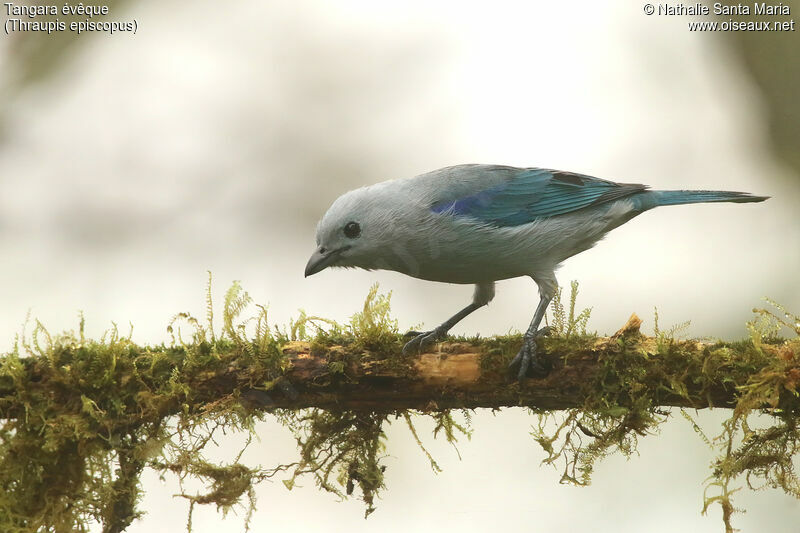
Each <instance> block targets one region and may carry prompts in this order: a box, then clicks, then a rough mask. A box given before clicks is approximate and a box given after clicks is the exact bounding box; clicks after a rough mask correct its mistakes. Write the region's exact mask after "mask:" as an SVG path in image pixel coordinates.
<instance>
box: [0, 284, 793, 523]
mask: <svg viewBox="0 0 800 533" xmlns="http://www.w3.org/2000/svg"><path fill="white" fill-rule="evenodd" d="M577 288H578V287H577V284H576V283H573V285H572V291H571V295H570V299H569V302H568V303H562V300H561V294H560V293H559V295H558V296H557V298H556V299H555V303H554V314H553V319H552V324H551V326H552V328H553V330H552V333H551V335H550V336H549V337H547V338H545V339H543V340H542V342H541V346H542V347H543V348H544V350H545V352H559V353H580V354H595V356H596V357H597V365H596V371H595V374H594V376H593V377H592V379H589V380H584V381H583V382H581V383H580V384H578V385H576V386H579V387H580V388H581V395H582V396H581V397H582V398H584V404H583V405H582V406H581V407H580V408H576V409H571V410H568V411H563V412H553V413H541V412H535V413H534V416H535V417H536V426H535V429H534V431H533V436H534V438H535V439H536V441H537V442H539V444H540V445H541V446H542V447H543V449H544V450H545V451H546V452H547V453H548V457H547V459H546V460H545V462H546V463H550V464H559V465H561V468H562V480H563V481H565V482H570V483H577V484H588V483H589V482H590V480H591V475H592V472H593V469H594V466H595V465H596V462H597V461H598V460H600V459H601V458H603V457H605V456H607V455H608V454H611V453H623V454H631V453H634V452H635V450H636V445H637V442H638V439H639V438H641V437H643V436H645V435H648V434H651V433H655V432H657V431H658V427H659V425H660V424H661V423H663V422H664V421H665V420H666V419H667V418H668V416H669V412H668V411H665V410H663V408H661V407H659V404H660V403H662V401H664V400H669V399H674V398H680V399H682V400H683V401H684V403H689V404H691V405H694V406H696V407H709V406H713V405H714V402H715V398H716V397H717V396H715V395H717V393H718V387H719V384H720V382H722V383H723V384H725V383H729V386H730V387H738V389H737V390H738V396H737V401H736V403H735V405H732V406H731V407H733V409H732V410H731V418H730V419H729V420H728V421H727V422H726V424H725V425H724V427H723V430H722V433H721V434H720V435H719V436H717V437H714V438H709V437H707V436H706V434H705V433H704V432H703V430H701V429H700V428H699V426H698V425H697V424H696V423H695V422H694V421H693V420H692V419H691V416H690V415H689V414H688V413H686V412H685V411H682V414H683V415H684V416H685V417H686V418H687V419H689V420H690V421H691V423H692V424H693V427H694V428H695V429H696V431H697V432H698V434H699V435H700V436H701V438H703V439H704V440H705V442H707V443H708V444H709V445H710V446H712V447H714V448H715V449H717V450H718V451H719V455H720V456H719V459H718V460H717V461H716V462H715V464H714V468H713V475H712V477H711V478H710V479H709V482H708V486H707V490H706V507H707V506H709V505H711V504H714V503H720V504H721V505H722V507H723V515H724V519H725V520H726V525H728V526H730V516H731V514H732V512H733V510H734V507H733V505H732V503H731V498H730V495H731V494H732V493H733V492H734V491H735V490H736V487H734V486H733V485H734V483H735V482H736V480H737V479H742V478H743V479H745V481H746V483H748V484H753V485H754V486H755V488H758V487H757V486H756V485H757V483H759V482H760V483H761V484H762V485H766V486H773V487H779V488H781V489H782V490H784V491H786V492H788V493H790V494H793V495H795V496H798V497H800V490H798V487H799V486H800V484H799V483H798V478H797V477H796V475H795V473H794V471H793V469H792V459H793V457H794V455H795V453H796V451H797V449H798V442H800V434H798V430H797V427H796V424H795V421H796V415H797V413H796V412H795V410H796V409H795V408H794V407H793V406H796V405H798V403H797V402H794V401H791V400H793V398H794V397H795V396H796V395H797V390H796V389H797V386H798V383H800V363H798V361H800V319H798V317H796V316H794V315H791V314H790V313H788V312H787V311H786V310H784V309H782V308H780V307H777V311H768V310H764V309H759V310H756V319H754V321H752V322H751V323H750V324H749V326H748V327H749V331H750V338H749V339H746V340H744V341H737V342H718V343H716V344H712V345H708V346H706V347H704V348H703V349H702V350H700V351H698V350H697V349H696V346H695V345H694V344H693V342H690V341H679V340H676V338H675V330H674V329H673V330H671V331H668V332H661V331H659V330H658V327H657V326H656V330H657V331H656V336H655V338H654V340H653V341H652V342H650V341H648V342H649V344H648V343H646V342H644V340H643V339H641V338H638V337H637V336H636V334H631V335H628V336H622V337H620V338H618V339H614V340H613V342H610V341H601V340H600V339H599V338H598V337H597V336H596V335H593V334H589V333H587V331H586V326H587V321H588V319H589V313H590V310H584V311H580V312H577V311H576V307H575V302H576V298H577ZM210 294H211V292H210V279H209V287H208V292H207V295H208V296H207V298H208V305H207V309H206V317H205V320H204V321H200V320H198V319H196V318H194V317H193V316H191V315H189V314H186V313H180V314H177V315H175V316H174V317H173V320H172V321H171V323H170V324H169V327H168V332H169V335H170V337H171V343H170V344H169V345H168V346H165V345H162V346H150V347H146V346H145V347H143V346H138V345H136V344H135V343H134V342H133V341H132V340H131V333H130V332H129V333H127V335H122V334H120V332H119V330H118V328H117V327H116V325H115V326H114V327H112V328H111V329H110V330H109V331H108V332H106V334H105V335H103V337H102V338H101V339H100V340H99V341H95V340H91V339H87V338H85V336H84V324H83V318H82V317H81V319H80V323H79V328H78V331H77V332H67V333H65V334H61V335H53V334H51V333H50V332H48V331H47V330H46V329H45V327H44V326H43V325H42V324H40V323H39V322H38V321H34V323H33V327H32V329H31V330H30V332H28V333H25V332H24V331H23V334H22V335H21V336H20V337H19V339H18V342H17V345H16V347H15V349H14V350H13V351H12V352H11V353H9V354H5V355H4V356H2V358H0V420H2V425H0V530H2V531H9V532H17V531H19V532H22V531H25V532H28V531H47V530H54V531H62V530H69V531H87V530H88V526H87V524H88V523H89V521H91V520H94V521H98V522H100V523H102V524H103V527H104V530H106V531H122V530H124V529H125V528H126V527H127V526H128V525H129V524H130V523H131V522H132V521H134V520H136V519H137V518H138V517H139V516H140V515H141V510H140V509H139V500H140V499H141V487H140V478H141V474H142V472H143V471H144V470H145V469H150V470H154V471H156V472H158V473H159V474H160V475H162V476H164V477H168V476H174V477H175V478H177V479H178V480H179V481H180V482H181V486H182V487H183V483H184V481H188V480H199V481H200V482H201V483H202V485H203V486H204V487H205V489H204V490H202V491H200V492H188V491H186V490H182V496H183V497H184V498H185V499H186V500H187V501H188V506H189V520H188V527H189V529H191V511H192V510H193V509H194V507H195V506H196V505H212V504H213V505H216V506H217V507H218V508H219V509H220V510H221V511H222V512H223V513H225V512H227V511H228V510H230V509H231V508H233V507H235V506H243V508H244V509H245V510H246V515H245V516H246V518H245V523H247V522H248V521H249V517H250V516H251V514H252V512H253V510H254V508H255V499H254V490H253V487H254V486H255V484H257V483H259V482H260V481H263V480H264V479H268V478H278V479H282V480H283V481H284V483H285V484H286V486H287V487H289V488H291V487H292V486H294V484H295V483H296V482H297V481H298V480H300V479H302V478H303V477H310V478H311V479H313V480H314V481H315V483H316V484H317V485H318V486H319V487H320V488H322V489H323V490H326V491H329V492H332V493H334V494H336V495H338V496H340V497H342V498H346V497H349V496H351V495H353V494H356V493H358V494H360V497H361V498H362V499H363V501H364V502H365V506H366V514H367V515H368V514H369V513H371V512H372V511H373V510H374V504H375V498H376V496H378V495H379V494H380V492H381V491H382V490H383V489H384V488H385V487H384V470H385V466H384V465H383V464H382V460H383V458H384V456H385V449H386V444H387V443H386V436H385V433H384V428H385V424H388V423H390V422H391V421H392V420H395V419H400V418H402V420H404V421H405V423H406V424H407V426H408V427H409V430H410V431H411V433H412V436H413V438H414V439H415V440H416V441H417V443H418V444H419V446H420V448H421V450H422V451H423V453H424V455H425V456H426V457H427V458H428V460H429V461H430V464H431V467H432V468H433V469H434V470H438V465H437V463H436V461H435V459H434V458H433V457H432V456H431V455H430V454H429V453H428V451H427V450H426V448H425V446H424V444H423V440H422V438H421V437H420V435H419V434H418V431H417V429H416V424H415V422H414V418H415V417H423V416H424V417H430V418H432V419H433V421H434V431H433V433H434V435H433V436H434V437H436V436H437V435H438V436H443V437H444V438H445V439H446V440H447V441H448V442H450V443H452V444H455V442H456V441H457V439H458V438H460V437H464V436H466V437H469V436H470V434H471V429H470V413H469V412H468V411H463V412H462V413H461V414H460V415H459V414H458V413H453V412H451V411H446V410H444V411H438V410H437V411H432V412H424V413H423V412H419V411H410V410H409V411H397V412H355V411H349V410H323V409H305V410H285V409H284V410H275V409H273V410H271V411H268V410H265V409H269V394H270V393H272V392H273V391H277V392H278V393H280V394H287V395H291V394H292V393H293V392H296V391H293V390H292V385H291V383H289V382H288V381H287V379H286V377H285V372H286V370H287V369H288V368H289V365H290V362H289V359H288V357H287V356H286V355H285V354H284V353H283V349H282V348H283V347H284V345H286V343H287V342H289V341H291V340H306V341H309V342H310V343H311V351H312V352H315V353H324V354H326V357H327V369H328V371H327V372H326V373H325V375H324V376H321V377H320V378H319V380H318V381H316V382H314V383H310V384H306V385H304V386H306V387H311V388H313V387H318V386H320V385H324V384H330V383H339V382H342V383H343V384H346V383H347V382H352V381H354V380H356V379H358V377H357V375H356V374H355V373H354V372H353V371H352V369H353V368H356V366H357V365H359V364H362V365H363V364H369V365H371V366H372V367H373V368H380V367H387V368H390V369H392V370H394V371H400V372H408V373H409V375H411V374H412V373H413V372H414V370H413V368H412V367H411V366H410V365H408V362H407V360H406V359H405V358H404V357H403V356H402V355H401V350H402V345H403V342H404V340H405V339H404V338H403V337H402V335H401V334H400V332H399V330H398V326H397V322H396V321H395V320H394V319H393V318H392V317H391V314H390V308H389V304H390V295H380V294H378V290H377V286H376V287H373V288H372V289H371V290H370V292H369V294H368V296H367V298H366V300H365V304H364V307H363V309H362V310H361V311H359V312H358V313H356V314H354V315H353V317H352V318H351V319H350V321H349V322H348V323H346V324H339V323H336V322H333V321H331V320H327V319H323V318H320V317H314V316H309V315H307V314H306V313H304V312H301V313H300V316H299V317H298V319H297V320H295V321H292V322H291V323H290V325H289V327H288V328H287V329H286V330H281V329H279V328H275V327H271V326H270V325H269V324H268V322H267V309H266V308H265V307H263V306H256V311H255V313H254V314H253V315H252V316H250V317H246V318H242V316H243V314H244V313H246V312H247V311H246V310H247V309H250V308H252V300H251V298H250V297H249V296H248V295H247V293H246V292H244V291H243V290H242V288H241V286H240V285H239V284H238V282H237V283H234V284H233V285H232V287H231V288H230V289H229V290H228V291H227V293H226V295H225V299H224V302H223V305H222V310H221V311H222V312H221V316H219V317H215V313H214V306H213V303H212V301H211V298H210ZM215 318H218V319H220V322H221V326H220V329H219V330H216V329H215V325H214V320H215ZM787 328H789V331H790V332H793V334H795V335H796V337H793V338H791V339H789V340H780V339H779V334H781V333H784V332H785V331H786V329H787ZM462 340H463V341H464V342H467V343H469V344H472V345H474V346H475V347H476V348H477V349H479V350H480V351H481V353H482V356H481V362H480V365H481V371H482V372H483V373H484V376H489V375H493V374H497V373H504V372H505V369H506V366H507V364H508V362H509V361H510V359H511V358H512V357H513V356H514V355H515V354H516V352H517V350H518V349H519V346H520V343H521V341H522V338H521V336H520V335H519V334H516V335H507V336H501V337H493V338H488V339H481V338H477V337H475V338H465V339H462ZM609 342H610V343H609ZM598 343H606V344H603V345H602V346H599V345H598ZM564 364H566V365H567V366H569V365H570V360H569V359H566V361H565V362H564ZM232 370H233V371H234V372H233V375H234V376H235V378H236V380H237V381H236V382H235V383H233V384H231V383H230V382H229V381H225V382H222V381H221V382H220V383H219V386H218V388H215V387H214V383H216V382H215V380H217V379H218V380H230V379H232V378H231V375H232ZM726 380H727V381H726ZM200 382H202V383H204V384H206V386H204V387H198V386H197V384H198V383H200ZM208 384H211V385H210V386H209V385H208ZM509 387H510V390H512V391H517V390H519V391H520V403H521V404H522V405H524V403H525V402H524V396H523V392H524V391H522V390H520V389H519V388H518V387H517V385H515V384H512V385H510V386H509ZM515 387H516V388H515ZM764 414H766V416H762V415H764ZM266 416H271V417H275V418H277V420H278V421H279V422H281V423H282V424H283V425H284V426H286V427H287V428H288V429H289V430H290V431H291V432H292V433H293V434H294V436H295V438H296V440H297V444H298V449H299V457H298V460H297V461H296V462H294V463H291V464H284V465H278V466H275V467H271V468H263V467H260V466H259V467H250V466H246V465H244V464H242V463H241V461H240V460H239V459H240V458H241V455H242V453H241V452H243V451H244V449H243V450H242V451H241V452H240V453H239V456H238V457H237V458H236V460H234V461H233V462H231V463H215V462H213V461H210V460H209V459H208V457H207V456H206V451H205V448H206V445H207V444H208V443H209V442H212V441H213V439H215V438H216V437H217V434H218V433H220V431H223V432H225V433H229V432H241V433H244V434H245V435H248V436H249V438H248V444H249V442H250V440H251V439H252V438H254V437H256V435H255V434H254V428H255V427H256V423H257V422H258V421H259V420H261V419H263V418H264V417H266ZM755 417H759V418H758V422H759V423H758V424H753V423H752V421H753V420H754V419H755ZM765 420H769V421H771V422H772V423H765ZM755 426H757V427H758V429H754V427H755ZM245 448H246V446H245ZM187 485H188V484H187Z"/></svg>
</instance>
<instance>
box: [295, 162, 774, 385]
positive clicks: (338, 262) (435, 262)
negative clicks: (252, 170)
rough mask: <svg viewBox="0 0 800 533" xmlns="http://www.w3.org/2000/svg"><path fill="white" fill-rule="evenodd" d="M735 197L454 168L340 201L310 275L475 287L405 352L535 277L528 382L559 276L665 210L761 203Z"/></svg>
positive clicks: (519, 361) (540, 172)
mask: <svg viewBox="0 0 800 533" xmlns="http://www.w3.org/2000/svg"><path fill="white" fill-rule="evenodd" d="M767 198H768V197H766V196H753V195H751V194H749V193H743V192H728V191H653V190H650V189H649V187H648V186H647V185H641V184H637V183H615V182H612V181H607V180H603V179H599V178H593V177H591V176H585V175H583V174H575V173H573V172H561V171H558V170H548V169H543V168H515V167H509V166H501V165H457V166H452V167H446V168H442V169H439V170H434V171H433V172H428V173H427V174H422V175H420V176H416V177H413V178H405V179H396V180H391V181H386V182H383V183H378V184H376V185H371V186H369V187H362V188H360V189H356V190H353V191H350V192H347V193H345V194H343V195H342V196H340V197H339V198H338V199H337V200H336V201H335V202H333V205H331V207H330V208H329V209H328V212H327V213H325V216H323V217H322V220H320V222H319V225H318V226H317V235H316V239H317V249H316V250H315V251H314V253H313V254H312V255H311V259H309V261H308V264H307V265H306V270H305V275H306V276H311V275H312V274H316V273H317V272H320V271H321V270H323V269H325V268H328V267H359V268H364V269H367V270H375V269H384V270H394V271H397V272H402V273H403V274H407V275H409V276H413V277H415V278H420V279H425V280H430V281H443V282H447V283H468V284H474V285H475V292H474V295H473V297H472V303H470V304H469V305H468V306H466V307H465V308H464V309H462V310H461V311H459V312H458V313H456V314H455V315H453V316H452V317H451V318H449V319H448V320H446V321H445V322H444V323H443V324H441V325H440V326H439V327H437V328H435V329H433V330H431V331H426V332H422V333H419V332H411V334H413V335H414V337H413V338H412V339H411V340H410V341H409V342H408V343H407V344H406V345H405V347H404V348H403V352H404V353H411V352H414V351H417V350H421V349H423V348H425V347H426V346H428V345H430V344H431V343H433V342H435V341H438V340H441V339H442V338H444V337H445V336H446V334H447V332H448V331H449V330H450V328H452V327H453V326H454V325H455V324H456V323H458V322H459V321H460V320H461V319H463V318H464V317H466V316H467V315H469V314H470V313H472V312H473V311H475V310H476V309H478V308H480V307H482V306H484V305H486V304H488V303H489V302H490V301H491V300H492V298H494V284H495V282H496V281H499V280H503V279H508V278H515V277H517V276H530V277H531V278H533V280H534V281H535V282H536V284H537V285H538V287H539V304H538V305H537V307H536V311H535V312H534V314H533V320H532V321H531V324H530V327H529V328H528V330H527V331H526V332H525V335H524V337H523V343H522V348H521V349H520V351H519V353H518V354H517V356H516V357H515V358H514V360H513V361H512V362H511V365H510V369H511V371H516V375H517V377H518V378H519V379H520V380H522V379H523V378H524V377H525V376H526V375H528V371H529V370H533V371H535V372H536V373H538V374H542V373H545V372H546V370H545V368H544V366H543V365H542V362H541V360H540V358H538V357H537V354H536V338H537V337H538V336H540V335H542V334H544V333H545V332H546V328H542V329H539V325H540V323H541V321H542V318H543V317H544V314H545V310H546V309H547V306H548V304H549V303H550V300H551V299H552V298H553V295H554V294H555V291H556V288H557V287H558V284H557V282H556V277H555V270H556V268H558V266H559V265H560V264H561V262H563V261H564V260H565V259H567V258H568V257H571V256H573V255H575V254H577V253H579V252H582V251H584V250H587V249H589V248H591V247H592V246H594V244H595V243H596V242H597V241H599V240H600V239H602V238H603V237H604V236H605V235H606V233H608V232H609V231H611V230H612V229H614V228H616V227H617V226H620V225H621V224H624V223H625V222H627V221H629V220H630V219H632V218H633V217H635V216H636V215H638V214H640V213H643V212H644V211H647V210H648V209H652V208H654V207H658V206H662V205H679V204H691V203H699V202H761V201H764V200H766V199H767Z"/></svg>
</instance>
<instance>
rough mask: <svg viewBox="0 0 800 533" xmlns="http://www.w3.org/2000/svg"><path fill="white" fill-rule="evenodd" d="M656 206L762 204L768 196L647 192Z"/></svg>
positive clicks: (723, 192) (722, 192)
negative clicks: (719, 203)
mask: <svg viewBox="0 0 800 533" xmlns="http://www.w3.org/2000/svg"><path fill="white" fill-rule="evenodd" d="M648 192H649V193H650V194H652V195H653V199H654V200H655V203H656V205H681V204H697V203H705V202H737V203H746V202H763V201H764V200H766V199H767V198H769V196H755V195H752V194H750V193H747V192H733V191H648Z"/></svg>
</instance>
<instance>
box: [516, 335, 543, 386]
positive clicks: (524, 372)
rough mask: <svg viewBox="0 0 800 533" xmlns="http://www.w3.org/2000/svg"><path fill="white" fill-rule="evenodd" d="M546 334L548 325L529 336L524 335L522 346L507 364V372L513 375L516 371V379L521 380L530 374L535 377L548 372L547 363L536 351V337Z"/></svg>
mask: <svg viewBox="0 0 800 533" xmlns="http://www.w3.org/2000/svg"><path fill="white" fill-rule="evenodd" d="M548 334H550V327H549V326H548V327H544V328H541V329H540V330H538V331H537V332H536V333H534V334H533V335H531V336H528V335H526V336H525V338H524V339H523V341H522V348H520V350H519V352H518V353H517V355H516V356H515V357H514V359H512V361H511V363H509V365H508V370H509V374H511V375H514V373H515V371H516V377H517V380H518V381H522V380H523V379H524V378H525V377H527V376H528V375H530V374H532V375H533V376H537V377H544V376H546V375H547V374H548V372H549V371H550V368H549V365H547V364H546V361H544V360H543V359H542V358H541V357H540V356H539V355H538V354H537V353H536V352H537V345H536V339H537V338H539V337H543V336H545V335H548Z"/></svg>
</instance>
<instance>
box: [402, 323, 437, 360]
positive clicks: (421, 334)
mask: <svg viewBox="0 0 800 533" xmlns="http://www.w3.org/2000/svg"><path fill="white" fill-rule="evenodd" d="M405 336H406V337H411V336H413V337H414V338H413V339H411V340H410V341H408V342H407V343H406V345H405V346H403V355H412V354H414V353H418V352H421V351H422V350H424V349H425V348H427V347H428V346H430V345H431V344H433V343H434V342H436V341H440V340H442V339H444V338H445V337H446V336H447V330H446V329H442V328H441V327H438V328H436V329H432V330H431V331H409V332H408V333H406V335H405Z"/></svg>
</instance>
